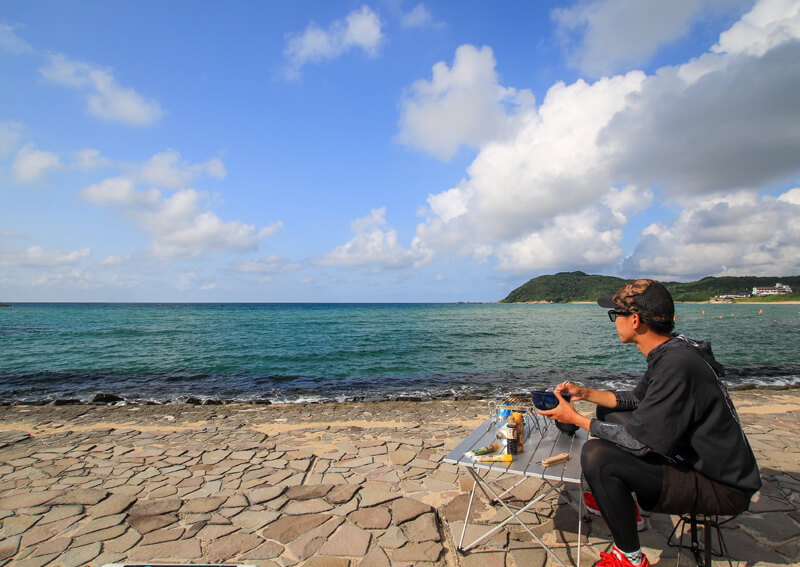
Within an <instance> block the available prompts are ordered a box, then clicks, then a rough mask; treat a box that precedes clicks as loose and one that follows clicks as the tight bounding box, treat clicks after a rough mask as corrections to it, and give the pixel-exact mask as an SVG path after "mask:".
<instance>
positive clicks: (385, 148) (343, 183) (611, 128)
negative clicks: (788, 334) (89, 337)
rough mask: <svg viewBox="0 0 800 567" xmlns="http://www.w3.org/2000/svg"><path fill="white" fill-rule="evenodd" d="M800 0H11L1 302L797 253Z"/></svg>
mask: <svg viewBox="0 0 800 567" xmlns="http://www.w3.org/2000/svg"><path fill="white" fill-rule="evenodd" d="M798 92H800V0H756V1H754V0H673V1H671V2H663V1H662V0H571V1H563V2H554V1H550V2H548V1H536V2H534V1H530V2H483V1H477V0H464V1H462V2H422V3H419V2H417V1H416V0H411V1H405V0H368V1H366V2H364V1H356V2H350V1H330V2H321V1H317V2H309V1H304V0H298V1H280V0H275V1H272V2H257V1H244V0H243V1H240V2H211V1H206V2H197V1H194V0H192V1H181V0H174V1H170V2H156V1H151V0H136V1H124V0H120V1H117V2H106V1H94V0H81V1H76V0H61V1H44V0H6V1H5V2H3V3H2V4H0V203H2V204H1V205H0V302H3V301H5V302H17V301H125V302H127V301H133V302H139V301H142V302H183V301H186V302H438V301H442V302H450V301H497V300H499V299H502V298H503V297H505V296H506V295H507V294H508V293H509V292H510V291H511V290H513V289H514V288H516V287H518V286H519V285H521V284H523V283H525V282H526V281H528V280H529V279H531V278H533V277H536V276H539V275H542V274H552V273H556V272H560V271H575V270H581V271H584V272H586V273H591V274H604V275H616V276H620V277H625V278H635V277H651V278H656V279H660V280H665V281H691V280H695V279H698V278H700V277H704V276H709V275H714V276H722V275H734V276H736V275H764V276H773V275H774V276H785V275H796V274H800V96H798Z"/></svg>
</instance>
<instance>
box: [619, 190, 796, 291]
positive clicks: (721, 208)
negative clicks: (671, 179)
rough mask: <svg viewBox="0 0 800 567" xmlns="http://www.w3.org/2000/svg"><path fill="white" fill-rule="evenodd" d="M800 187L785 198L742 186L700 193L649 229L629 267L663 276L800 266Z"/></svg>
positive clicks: (773, 271)
mask: <svg viewBox="0 0 800 567" xmlns="http://www.w3.org/2000/svg"><path fill="white" fill-rule="evenodd" d="M798 193H800V190H798V189H792V190H791V191H789V192H787V193H785V194H783V195H781V196H780V197H779V198H777V199H776V198H774V197H770V196H762V197H759V196H758V194H757V192H755V191H741V192H737V193H731V194H724V195H720V196H717V197H713V198H705V199H697V200H696V202H695V203H694V204H693V205H692V206H687V207H686V208H684V209H683V210H682V211H681V213H680V215H679V216H678V217H677V218H676V219H675V220H674V221H672V222H663V223H657V224H654V225H651V226H649V227H647V229H645V230H644V232H643V236H642V240H641V242H640V243H639V245H638V246H637V247H636V249H635V250H634V252H633V253H632V254H631V255H630V256H629V257H628V258H626V259H625V263H624V265H623V271H624V272H625V273H630V274H641V273H648V274H653V275H654V276H657V277H662V278H665V279H666V278H675V277H679V278H681V279H693V278H697V277H700V276H705V275H708V274H709V271H711V272H713V273H715V274H717V275H730V276H742V275H788V274H794V273H796V272H797V270H798V267H800V262H798V258H800V198H798V197H800V195H798Z"/></svg>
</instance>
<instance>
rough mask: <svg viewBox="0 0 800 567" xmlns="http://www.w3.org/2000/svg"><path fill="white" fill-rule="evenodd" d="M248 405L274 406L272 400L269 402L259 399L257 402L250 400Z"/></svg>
mask: <svg viewBox="0 0 800 567" xmlns="http://www.w3.org/2000/svg"><path fill="white" fill-rule="evenodd" d="M248 403H251V404H256V405H262V406H271V405H272V401H271V400H267V399H265V398H259V399H257V400H250V401H249V402H248Z"/></svg>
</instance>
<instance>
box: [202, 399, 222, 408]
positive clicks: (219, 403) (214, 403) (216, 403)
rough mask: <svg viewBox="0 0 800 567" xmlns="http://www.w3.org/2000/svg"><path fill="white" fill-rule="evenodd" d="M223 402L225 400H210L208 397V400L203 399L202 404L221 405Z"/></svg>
mask: <svg viewBox="0 0 800 567" xmlns="http://www.w3.org/2000/svg"><path fill="white" fill-rule="evenodd" d="M223 403H225V402H223V401H222V400H211V399H209V400H206V401H204V402H203V405H204V406H221V405H222V404H223Z"/></svg>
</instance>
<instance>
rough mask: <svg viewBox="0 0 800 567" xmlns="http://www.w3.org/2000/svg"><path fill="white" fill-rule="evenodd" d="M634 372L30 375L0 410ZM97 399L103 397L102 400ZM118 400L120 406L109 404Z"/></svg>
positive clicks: (515, 389) (391, 394) (735, 384)
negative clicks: (22, 406) (340, 375)
mask: <svg viewBox="0 0 800 567" xmlns="http://www.w3.org/2000/svg"><path fill="white" fill-rule="evenodd" d="M639 377H640V374H639V373H636V372H621V373H614V374H611V373H603V372H597V371H596V370H591V369H585V370H577V371H571V372H569V373H565V372H558V371H553V370H546V371H540V372H537V371H530V370H525V371H508V372H475V373H464V372H459V373H436V374H430V375H423V376H395V377H389V378H387V377H350V378H324V377H313V376H302V375H274V374H271V375H267V376H250V375H247V374H235V375H230V374H226V375H214V374H209V373H192V372H188V371H178V372H161V373H148V374H136V373H132V374H120V373H114V372H91V373H86V372H79V371H66V372H57V373H52V372H34V373H6V374H3V375H2V376H0V403H2V404H6V405H7V404H45V403H57V402H59V401H60V402H61V403H67V402H70V401H73V402H74V403H87V404H88V403H109V404H110V403H114V404H117V403H120V402H123V403H140V404H141V403H158V404H164V403H196V404H212V403H324V402H345V401H358V402H373V401H385V400H410V401H419V400H433V399H465V398H494V397H502V396H509V395H515V394H527V393H528V392H530V391H531V390H533V389H551V388H552V387H554V386H555V385H556V384H558V383H559V382H561V381H563V380H565V379H568V380H570V381H573V382H575V383H578V384H582V385H585V386H588V387H592V388H597V389H607V390H625V389H631V388H633V387H634V386H635V384H636V383H637V382H638V380H639ZM725 382H726V384H727V386H728V388H729V389H731V390H742V389H753V388H757V389H785V388H796V387H800V368H797V367H786V366H783V367H781V366H779V365H769V366H767V367H754V366H748V367H741V368H729V369H728V374H727V376H726V378H725ZM98 394H103V395H104V396H106V398H105V399H108V400H111V401H107V402H103V401H100V402H98V401H97V400H98V399H101V400H102V399H104V398H103V397H100V398H98ZM114 398H118V399H114Z"/></svg>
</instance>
